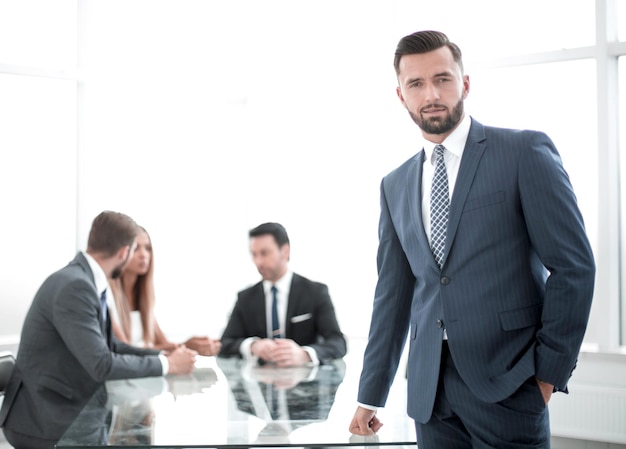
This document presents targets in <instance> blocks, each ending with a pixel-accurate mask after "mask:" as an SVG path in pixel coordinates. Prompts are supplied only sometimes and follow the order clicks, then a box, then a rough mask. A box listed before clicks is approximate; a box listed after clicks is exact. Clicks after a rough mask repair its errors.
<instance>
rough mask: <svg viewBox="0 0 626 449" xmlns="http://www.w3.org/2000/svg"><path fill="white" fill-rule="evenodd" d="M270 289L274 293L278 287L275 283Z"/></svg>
mask: <svg viewBox="0 0 626 449" xmlns="http://www.w3.org/2000/svg"><path fill="white" fill-rule="evenodd" d="M270 290H271V291H272V293H273V294H276V293H277V292H278V289H277V288H276V286H275V285H272V288H271V289H270Z"/></svg>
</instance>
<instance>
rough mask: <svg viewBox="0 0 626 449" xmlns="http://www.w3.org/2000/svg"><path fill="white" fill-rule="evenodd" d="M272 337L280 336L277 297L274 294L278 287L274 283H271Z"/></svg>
mask: <svg viewBox="0 0 626 449" xmlns="http://www.w3.org/2000/svg"><path fill="white" fill-rule="evenodd" d="M271 290H272V338H281V335H280V322H279V321H278V304H277V303H278V299H277V298H276V294H277V293H278V289H277V288H276V286H275V285H272V289H271Z"/></svg>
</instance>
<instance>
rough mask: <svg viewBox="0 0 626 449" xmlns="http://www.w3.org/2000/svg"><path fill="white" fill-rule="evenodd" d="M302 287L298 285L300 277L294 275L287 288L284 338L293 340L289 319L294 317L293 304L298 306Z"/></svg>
mask: <svg viewBox="0 0 626 449" xmlns="http://www.w3.org/2000/svg"><path fill="white" fill-rule="evenodd" d="M301 287H302V285H301V283H300V277H299V276H298V275H297V274H296V273H294V274H293V277H292V278H291V286H290V287H289V299H288V300H287V316H286V317H285V337H287V338H293V336H292V333H291V328H292V326H291V317H292V316H294V315H295V311H294V307H295V304H298V303H299V301H298V299H296V298H298V297H299V296H300V292H301V291H302V289H301Z"/></svg>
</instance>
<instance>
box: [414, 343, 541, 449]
mask: <svg viewBox="0 0 626 449" xmlns="http://www.w3.org/2000/svg"><path fill="white" fill-rule="evenodd" d="M415 427H416V433H417V447H418V448H419V449H522V448H536V449H549V448H550V421H549V414H548V407H547V405H546V404H545V402H544V399H543V396H542V394H541V390H540V388H539V386H538V385H537V381H536V380H535V378H534V377H531V378H529V379H528V380H527V381H526V382H524V383H523V384H522V385H521V386H520V388H519V389H518V390H517V391H516V392H515V393H514V394H513V395H511V396H510V397H509V398H507V399H505V400H503V401H501V402H496V403H488V402H484V401H482V400H480V399H478V398H477V397H476V396H475V395H474V394H473V393H472V392H471V391H470V389H469V388H468V387H467V385H466V384H465V382H463V379H462V378H461V376H460V375H459V372H458V371H457V369H456V367H455V365H454V360H453V359H452V356H451V354H450V351H449V349H448V343H447V341H444V343H443V350H442V355H441V370H440V372H439V384H438V387H437V396H436V398H435V405H434V410H433V415H432V417H431V418H430V420H429V421H428V422H427V423H425V424H422V423H419V422H416V424H415Z"/></svg>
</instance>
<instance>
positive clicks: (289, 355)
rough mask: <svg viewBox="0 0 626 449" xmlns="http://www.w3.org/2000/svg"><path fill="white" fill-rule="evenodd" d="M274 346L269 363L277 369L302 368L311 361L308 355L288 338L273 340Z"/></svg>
mask: <svg viewBox="0 0 626 449" xmlns="http://www.w3.org/2000/svg"><path fill="white" fill-rule="evenodd" d="M274 341H275V342H276V346H275V347H274V349H273V350H272V353H271V361H272V362H274V363H275V364H276V366H279V367H285V366H302V365H305V364H307V363H309V362H310V361H311V357H309V354H308V353H307V352H306V351H305V350H304V349H302V347H301V346H300V345H299V344H298V343H296V342H295V341H293V340H291V339H289V338H276V339H274Z"/></svg>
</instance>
